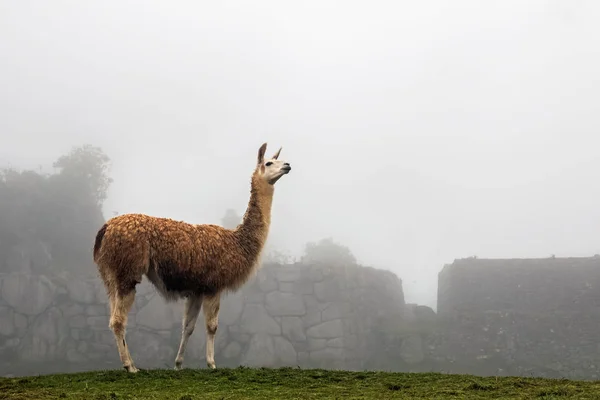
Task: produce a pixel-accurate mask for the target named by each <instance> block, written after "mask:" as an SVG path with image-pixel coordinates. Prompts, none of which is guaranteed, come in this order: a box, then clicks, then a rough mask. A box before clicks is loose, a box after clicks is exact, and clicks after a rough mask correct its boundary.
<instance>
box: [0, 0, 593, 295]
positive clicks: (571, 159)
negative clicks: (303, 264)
mask: <svg viewBox="0 0 600 400" xmlns="http://www.w3.org/2000/svg"><path fill="white" fill-rule="evenodd" d="M598 21H600V2H598V1H594V0H589V1H575V0H571V1H560V0H554V1H522V0H520V1H507V0H503V1H480V0H474V1H457V0H455V1H441V0H440V1H411V2H408V1H397V0H396V1H360V2H358V1H324V0H320V1H303V2H299V1H294V2H292V1H281V0H279V1H262V0H261V1H255V2H248V1H169V2H166V1H157V0H155V1H148V0H145V1H142V0H140V1H123V0H120V1H102V2H99V1H98V2H89V1H85V2H84V1H75V0H72V1H61V0H54V1H52V2H47V1H41V0H40V1H27V0H12V1H11V0H4V1H0V54H1V59H0V60H1V61H0V136H1V139H2V140H1V141H0V143H1V145H0V164H2V165H6V164H7V163H9V162H10V163H11V164H13V165H16V166H19V167H36V166H37V165H44V166H47V165H49V164H50V163H51V162H52V161H53V160H55V159H56V158H58V157H59V156H60V155H62V154H64V153H66V152H68V151H69V150H70V148H71V147H72V146H75V145H80V144H84V143H92V144H94V145H98V146H101V147H102V148H103V149H104V150H105V152H106V153H107V154H108V155H109V156H110V157H111V158H112V160H113V169H112V176H113V178H114V184H113V186H112V188H111V190H110V196H109V199H108V201H107V203H106V209H105V211H106V215H107V217H108V216H110V215H112V211H118V212H119V213H125V212H143V213H148V214H152V215H157V216H166V217H171V218H176V219H184V220H187V221H190V222H194V223H203V222H209V223H218V222H219V220H220V218H221V217H222V215H223V214H224V212H225V209H226V208H230V207H231V208H235V209H236V210H237V211H238V212H239V213H240V214H242V213H243V212H244V210H245V207H246V203H247V200H248V194H249V177H250V174H251V173H252V169H253V167H254V163H255V157H256V152H257V150H258V147H259V146H260V145H261V144H262V143H263V142H265V141H267V142H268V143H269V145H270V148H269V150H268V152H269V153H272V152H273V151H275V150H276V149H277V148H278V146H283V151H282V153H281V158H283V159H285V160H286V161H289V162H290V163H291V165H292V167H293V170H292V172H291V173H290V174H289V175H287V176H285V177H284V178H283V179H281V180H280V181H279V182H278V183H277V190H276V194H275V200H274V205H273V222H272V229H271V234H270V242H271V243H272V245H273V246H275V247H278V248H281V249H284V250H288V251H290V252H291V253H293V254H300V253H301V252H302V250H303V248H304V245H305V243H306V242H307V241H314V240H319V239H321V238H324V237H330V236H331V237H333V239H334V240H335V241H338V242H340V243H343V244H345V245H347V246H349V247H350V249H351V250H352V251H353V252H354V254H355V255H356V256H357V258H358V259H359V261H360V262H361V263H363V264H366V265H372V266H375V267H379V268H386V269H390V270H392V271H394V272H396V273H397V274H398V275H399V276H400V277H401V278H402V279H403V281H404V290H405V295H406V299H407V301H409V302H417V303H421V304H427V305H430V306H435V302H436V290H437V273H438V272H439V270H440V269H441V268H442V267H443V265H444V264H445V263H450V262H452V261H453V260H454V259H455V258H462V257H469V256H472V255H477V256H478V257H480V258H483V257H548V256H550V255H551V254H556V256H587V255H593V254H594V253H600V207H599V206H598V204H599V203H600V202H599V199H600V179H599V174H600V153H599V147H598V145H599V144H600V138H598V136H597V135H598V133H599V128H600V101H599V98H598V96H599V94H600V78H599V75H598V71H600V24H599V23H598Z"/></svg>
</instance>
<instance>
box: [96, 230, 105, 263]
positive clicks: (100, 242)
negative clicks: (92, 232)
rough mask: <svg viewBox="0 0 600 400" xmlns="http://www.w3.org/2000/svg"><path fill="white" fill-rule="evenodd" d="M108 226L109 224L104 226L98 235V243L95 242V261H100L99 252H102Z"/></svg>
mask: <svg viewBox="0 0 600 400" xmlns="http://www.w3.org/2000/svg"><path fill="white" fill-rule="evenodd" d="M107 226H108V225H107V224H104V225H102V228H100V230H99V231H98V233H96V241H95V242H94V261H97V260H98V252H99V251H100V247H102V239H104V234H105V233H106V227H107Z"/></svg>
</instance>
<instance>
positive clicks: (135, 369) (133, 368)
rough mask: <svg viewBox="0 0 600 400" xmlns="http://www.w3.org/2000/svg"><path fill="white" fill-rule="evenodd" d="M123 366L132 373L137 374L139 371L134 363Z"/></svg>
mask: <svg viewBox="0 0 600 400" xmlns="http://www.w3.org/2000/svg"><path fill="white" fill-rule="evenodd" d="M123 368H125V371H127V372H131V373H132V374H135V373H136V372H138V371H139V370H138V369H137V368H136V367H135V366H134V365H126V366H124V367H123Z"/></svg>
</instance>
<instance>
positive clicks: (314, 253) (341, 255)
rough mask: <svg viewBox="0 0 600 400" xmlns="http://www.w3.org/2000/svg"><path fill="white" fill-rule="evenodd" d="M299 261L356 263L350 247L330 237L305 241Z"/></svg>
mask: <svg viewBox="0 0 600 400" xmlns="http://www.w3.org/2000/svg"><path fill="white" fill-rule="evenodd" d="M301 261H302V263H304V264H327V265H332V266H335V265H341V266H344V265H345V266H347V265H356V258H355V257H354V255H353V254H352V252H351V251H350V249H349V248H348V247H346V246H343V245H341V244H339V243H336V242H334V241H333V239H332V238H325V239H321V240H320V241H319V242H316V243H315V242H309V243H307V244H306V247H305V249H304V255H303V256H302V259H301Z"/></svg>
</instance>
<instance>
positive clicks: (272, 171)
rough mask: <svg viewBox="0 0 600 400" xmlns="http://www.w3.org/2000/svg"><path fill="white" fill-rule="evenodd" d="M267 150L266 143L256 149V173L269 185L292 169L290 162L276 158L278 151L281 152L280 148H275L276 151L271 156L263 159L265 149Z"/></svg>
mask: <svg viewBox="0 0 600 400" xmlns="http://www.w3.org/2000/svg"><path fill="white" fill-rule="evenodd" d="M266 150H267V144H266V143H264V144H263V145H262V146H260V149H258V163H257V165H256V173H257V174H258V176H259V177H260V178H262V179H263V180H264V181H265V182H267V183H268V184H269V185H274V184H275V182H277V181H278V180H279V179H280V178H281V177H282V176H284V175H286V174H289V172H290V171H291V170H292V167H290V164H289V163H287V162H285V161H283V160H278V158H279V153H281V148H279V150H277V153H275V154H274V155H273V157H271V158H269V159H265V151H266Z"/></svg>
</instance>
